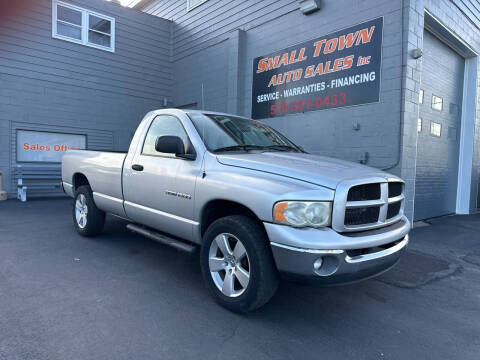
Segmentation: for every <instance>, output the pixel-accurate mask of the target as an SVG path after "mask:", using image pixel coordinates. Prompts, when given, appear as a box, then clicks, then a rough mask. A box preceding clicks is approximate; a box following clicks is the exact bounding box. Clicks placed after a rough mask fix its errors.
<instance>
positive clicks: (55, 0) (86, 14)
mask: <svg viewBox="0 0 480 360" xmlns="http://www.w3.org/2000/svg"><path fill="white" fill-rule="evenodd" d="M58 6H63V7H65V8H68V9H71V10H75V11H78V12H80V13H81V15H82V25H81V26H79V28H80V30H81V39H75V38H72V37H69V36H65V35H61V34H59V33H58V31H57V23H58V21H61V22H63V21H62V20H59V19H58V17H57V15H58ZM90 15H93V16H96V17H98V18H100V19H103V20H107V21H110V47H107V46H102V45H98V44H95V43H92V42H90V41H88V34H89V31H90ZM72 25H74V24H72ZM76 26H78V25H76ZM92 31H96V30H92ZM96 32H97V33H100V34H105V35H108V34H106V33H103V32H99V31H96ZM52 37H53V38H54V39H60V40H65V41H69V42H72V43H75V44H79V45H84V46H88V47H92V48H95V49H99V50H104V51H109V52H112V53H114V52H115V18H113V17H111V16H107V15H104V14H100V13H97V12H95V11H92V10H88V9H85V8H82V7H79V6H76V5H72V4H69V3H66V2H63V1H59V0H52Z"/></svg>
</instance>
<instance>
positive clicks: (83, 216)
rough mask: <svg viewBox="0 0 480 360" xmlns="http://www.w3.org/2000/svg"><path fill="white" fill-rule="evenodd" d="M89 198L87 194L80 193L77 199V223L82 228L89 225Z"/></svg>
mask: <svg viewBox="0 0 480 360" xmlns="http://www.w3.org/2000/svg"><path fill="white" fill-rule="evenodd" d="M87 214H88V206H87V198H86V197H85V195H83V194H80V195H78V197H77V200H76V201H75V219H76V220H77V225H78V227H79V228H80V229H84V228H85V226H87Z"/></svg>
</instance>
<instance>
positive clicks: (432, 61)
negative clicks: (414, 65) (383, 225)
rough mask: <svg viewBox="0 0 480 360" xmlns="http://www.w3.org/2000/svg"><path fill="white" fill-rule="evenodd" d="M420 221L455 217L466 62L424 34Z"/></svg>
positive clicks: (418, 194) (417, 192)
mask: <svg viewBox="0 0 480 360" xmlns="http://www.w3.org/2000/svg"><path fill="white" fill-rule="evenodd" d="M423 46H424V47H423V53H424V55H423V62H422V81H421V90H420V100H422V92H423V101H422V103H421V104H420V105H419V106H420V112H419V119H418V144H417V172H416V182H415V216H414V217H415V219H416V220H420V219H425V218H430V217H435V216H440V215H445V214H451V213H455V208H456V198H457V179H458V158H459V140H460V115H461V114H460V111H461V105H462V88H463V74H464V65H465V61H464V59H463V58H462V57H461V56H460V55H458V54H457V53H456V52H455V51H453V50H452V49H451V48H450V47H448V46H447V45H445V44H444V43H443V42H441V41H440V40H439V39H437V38H436V37H435V36H434V35H432V34H431V33H429V32H428V31H425V32H424V41H423Z"/></svg>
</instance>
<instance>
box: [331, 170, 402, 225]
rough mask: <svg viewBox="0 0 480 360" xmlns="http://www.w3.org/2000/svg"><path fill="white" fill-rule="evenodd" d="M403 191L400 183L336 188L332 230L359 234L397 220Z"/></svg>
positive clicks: (399, 215)
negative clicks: (358, 232) (357, 232)
mask: <svg viewBox="0 0 480 360" xmlns="http://www.w3.org/2000/svg"><path fill="white" fill-rule="evenodd" d="M389 180H390V179H389ZM403 187H404V185H403V182H401V181H399V180H397V179H391V180H390V181H389V182H385V180H383V182H372V183H366V184H353V185H352V184H347V185H344V186H339V188H338V189H337V194H336V195H335V202H334V213H333V218H332V226H333V228H334V229H335V230H336V231H339V232H347V231H361V230H369V229H372V228H378V227H382V226H387V225H390V224H392V223H394V222H396V221H398V220H400V218H401V217H402V215H403V202H404V195H403Z"/></svg>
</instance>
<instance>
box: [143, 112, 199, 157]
mask: <svg viewBox="0 0 480 360" xmlns="http://www.w3.org/2000/svg"><path fill="white" fill-rule="evenodd" d="M161 116H170V117H172V118H174V119H176V120H177V121H178V122H179V123H180V126H181V127H182V128H183V131H185V135H186V139H187V142H186V143H184V144H183V145H184V146H185V147H187V143H188V145H189V146H191V149H192V151H193V154H196V153H197V151H196V149H195V147H194V146H193V143H192V140H191V139H190V136H189V135H188V131H187V129H185V126H184V125H183V122H182V120H180V118H178V116H175V115H172V114H158V115H156V116H155V117H154V118H153V119H152V120H150V123H149V124H148V128H147V131H146V132H145V135H144V136H143V141H142V146H141V147H140V149H139V152H138V155H139V156H152V157H161V158H168V159H178V160H185V159H183V158H180V157H177V156H175V154H169V153H161V152H158V151H157V152H158V154H146V153H144V152H143V149H144V147H145V142H146V141H147V136H148V132H149V131H150V129H151V127H152V125H153V123H154V121H155V120H156V119H157V118H159V117H161Z"/></svg>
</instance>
